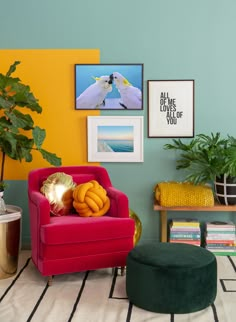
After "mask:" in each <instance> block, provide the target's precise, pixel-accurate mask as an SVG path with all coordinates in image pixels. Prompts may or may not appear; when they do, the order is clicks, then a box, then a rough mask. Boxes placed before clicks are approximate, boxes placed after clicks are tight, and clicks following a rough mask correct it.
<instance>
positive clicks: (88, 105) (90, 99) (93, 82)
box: [75, 64, 143, 110]
mask: <svg viewBox="0 0 236 322" xmlns="http://www.w3.org/2000/svg"><path fill="white" fill-rule="evenodd" d="M75 109H76V110H142V109H143V64H75Z"/></svg>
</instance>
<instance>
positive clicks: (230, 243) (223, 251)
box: [206, 221, 236, 256]
mask: <svg viewBox="0 0 236 322" xmlns="http://www.w3.org/2000/svg"><path fill="white" fill-rule="evenodd" d="M206 248H207V249H208V250H210V251H211V252H213V253H214V254H215V255H230V256H233V255H236V238H235V224H234V223H233V222H221V221H213V222H207V223H206Z"/></svg>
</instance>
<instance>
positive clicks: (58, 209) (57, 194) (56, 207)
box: [40, 172, 76, 216]
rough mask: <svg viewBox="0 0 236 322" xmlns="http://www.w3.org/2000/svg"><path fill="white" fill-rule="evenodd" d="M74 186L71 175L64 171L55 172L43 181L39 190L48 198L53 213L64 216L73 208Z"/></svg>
mask: <svg viewBox="0 0 236 322" xmlns="http://www.w3.org/2000/svg"><path fill="white" fill-rule="evenodd" d="M75 186H76V184H75V183H74V182H73V178H72V176H70V175H68V174H66V173H64V172H55V173H53V174H51V175H50V176H49V177H48V178H47V180H45V181H44V182H43V185H42V187H41V189H40V191H41V192H42V193H43V194H44V195H45V197H46V198H47V199H48V200H49V203H50V206H51V213H52V214H53V215H55V216H64V215H67V214H68V213H69V212H70V211H71V210H72V209H73V189H74V187H75Z"/></svg>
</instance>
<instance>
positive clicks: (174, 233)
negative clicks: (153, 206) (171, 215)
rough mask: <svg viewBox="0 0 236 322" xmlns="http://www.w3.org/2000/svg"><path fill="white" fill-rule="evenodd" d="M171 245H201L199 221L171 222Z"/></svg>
mask: <svg viewBox="0 0 236 322" xmlns="http://www.w3.org/2000/svg"><path fill="white" fill-rule="evenodd" d="M169 242H170V243H185V244H192V245H196V246H200V245H201V229H200V223H199V221H198V220H197V219H172V221H171V222H170V238H169Z"/></svg>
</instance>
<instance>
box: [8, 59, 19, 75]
mask: <svg viewBox="0 0 236 322" xmlns="http://www.w3.org/2000/svg"><path fill="white" fill-rule="evenodd" d="M19 64H20V61H15V62H14V64H12V65H11V66H10V68H9V70H8V72H7V73H6V76H7V77H10V76H11V74H12V73H14V71H15V70H16V66H17V65H19Z"/></svg>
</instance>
